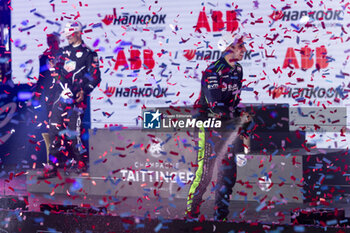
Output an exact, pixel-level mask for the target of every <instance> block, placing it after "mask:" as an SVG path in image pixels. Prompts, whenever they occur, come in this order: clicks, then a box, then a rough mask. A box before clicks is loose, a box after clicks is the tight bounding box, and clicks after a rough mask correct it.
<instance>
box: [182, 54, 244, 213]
mask: <svg viewBox="0 0 350 233" xmlns="http://www.w3.org/2000/svg"><path fill="white" fill-rule="evenodd" d="M242 76H243V70H242V66H241V65H240V64H238V63H236V64H235V66H234V67H232V66H230V65H229V64H228V63H227V61H226V60H225V59H224V57H222V58H220V59H219V60H217V61H216V62H214V63H212V64H211V65H210V66H209V67H208V68H207V69H206V70H205V71H204V73H203V76H202V81H201V93H200V98H199V101H198V104H196V105H197V108H199V118H202V119H203V120H205V119H208V118H209V117H216V118H219V119H221V121H222V127H221V128H220V129H215V130H213V129H204V128H202V129H200V130H199V133H198V137H199V139H200V140H199V141H198V147H199V150H198V157H197V164H198V167H197V170H196V173H195V176H194V180H193V182H192V184H191V188H190V191H189V195H188V201H187V210H186V213H187V216H188V217H198V216H199V208H200V204H201V203H202V201H203V200H202V197H203V194H204V193H205V191H206V189H207V187H208V185H209V183H210V181H211V179H212V175H213V170H214V166H215V160H216V158H217V157H218V158H219V159H218V160H217V162H218V177H217V184H216V186H215V209H216V211H215V214H214V216H215V218H216V219H218V220H220V219H224V218H225V217H226V216H227V215H228V213H229V211H228V205H229V199H230V194H231V193H232V188H233V186H234V184H235V182H236V171H237V167H236V162H235V154H234V151H233V148H234V147H235V143H237V140H238V138H239V137H238V136H239V135H238V133H237V131H238V130H239V128H240V127H241V121H240V117H239V115H240V110H239V108H237V105H238V104H239V102H240V89H241V87H242Z"/></svg>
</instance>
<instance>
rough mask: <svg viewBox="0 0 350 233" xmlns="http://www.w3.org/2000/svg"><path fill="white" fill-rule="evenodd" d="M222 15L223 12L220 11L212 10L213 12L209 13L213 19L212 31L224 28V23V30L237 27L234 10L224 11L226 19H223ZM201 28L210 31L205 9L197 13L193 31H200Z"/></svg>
mask: <svg viewBox="0 0 350 233" xmlns="http://www.w3.org/2000/svg"><path fill="white" fill-rule="evenodd" d="M222 17H223V13H222V12H221V11H213V13H212V14H211V19H212V21H213V23H212V27H213V32H220V31H222V30H223V29H224V28H225V23H226V31H230V32H232V31H235V30H236V29H237V28H238V20H237V18H236V12H235V11H234V10H231V11H226V21H224V20H223V19H222ZM201 28H205V29H207V32H210V31H211V28H210V25H209V21H208V17H207V14H206V13H205V11H201V12H200V13H199V16H198V20H197V24H196V30H195V31H196V32H197V31H198V32H201Z"/></svg>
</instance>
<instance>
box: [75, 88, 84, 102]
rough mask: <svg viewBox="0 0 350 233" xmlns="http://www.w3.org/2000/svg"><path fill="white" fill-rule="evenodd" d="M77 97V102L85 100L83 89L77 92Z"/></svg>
mask: <svg viewBox="0 0 350 233" xmlns="http://www.w3.org/2000/svg"><path fill="white" fill-rule="evenodd" d="M76 97H77V98H76V100H75V101H76V102H77V103H80V102H82V101H83V100H84V91H83V90H81V91H79V92H78V93H77V96H76Z"/></svg>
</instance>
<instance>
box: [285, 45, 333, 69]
mask: <svg viewBox="0 0 350 233" xmlns="http://www.w3.org/2000/svg"><path fill="white" fill-rule="evenodd" d="M295 50H296V51H300V55H301V67H300V66H299V62H298V59H297V56H296V55H295ZM315 55H316V56H314V50H312V49H311V48H309V47H308V46H305V47H303V48H301V50H297V49H294V48H288V49H287V53H286V56H285V58H284V62H283V68H284V69H285V68H287V67H288V66H290V65H293V66H294V68H296V69H299V68H301V69H305V70H306V69H310V68H311V67H313V65H314V63H315V60H316V64H315V66H316V68H317V69H324V68H327V67H328V63H329V61H328V58H327V49H326V48H325V47H324V46H321V47H317V48H316V54H315ZM314 57H315V58H314Z"/></svg>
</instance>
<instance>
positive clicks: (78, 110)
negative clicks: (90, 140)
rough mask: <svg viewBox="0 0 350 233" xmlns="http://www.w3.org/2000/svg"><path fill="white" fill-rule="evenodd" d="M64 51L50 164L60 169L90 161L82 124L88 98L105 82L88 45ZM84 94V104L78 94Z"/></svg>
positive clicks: (59, 69)
mask: <svg viewBox="0 0 350 233" xmlns="http://www.w3.org/2000/svg"><path fill="white" fill-rule="evenodd" d="M61 50H62V56H61V57H60V60H59V62H58V65H57V66H56V72H57V75H56V83H55V85H56V87H57V88H56V90H57V91H56V93H55V98H54V99H55V100H54V103H53V106H52V116H51V119H50V130H49V136H50V141H51V145H50V161H51V163H52V164H56V166H57V164H58V165H59V167H63V166H65V163H66V162H67V161H72V160H68V159H74V161H76V162H79V163H80V162H82V161H84V160H85V159H86V158H84V156H85V155H86V153H85V152H86V149H85V148H84V146H83V144H82V141H81V137H80V134H81V130H82V129H81V123H82V119H83V115H84V111H85V109H86V107H87V105H86V102H87V98H88V95H89V94H90V93H91V91H92V90H93V89H94V88H95V87H96V86H97V85H98V84H99V83H100V81H101V74H100V70H99V62H98V56H97V53H96V52H94V51H92V50H91V49H89V48H88V47H87V46H86V45H85V44H84V42H83V43H82V44H81V45H79V46H77V47H73V46H71V45H69V46H66V47H64V48H62V49H61ZM81 90H83V91H84V100H83V101H82V102H80V103H77V101H76V99H77V93H78V92H80V91H81ZM66 165H69V164H68V163H66ZM84 165H85V164H84Z"/></svg>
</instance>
